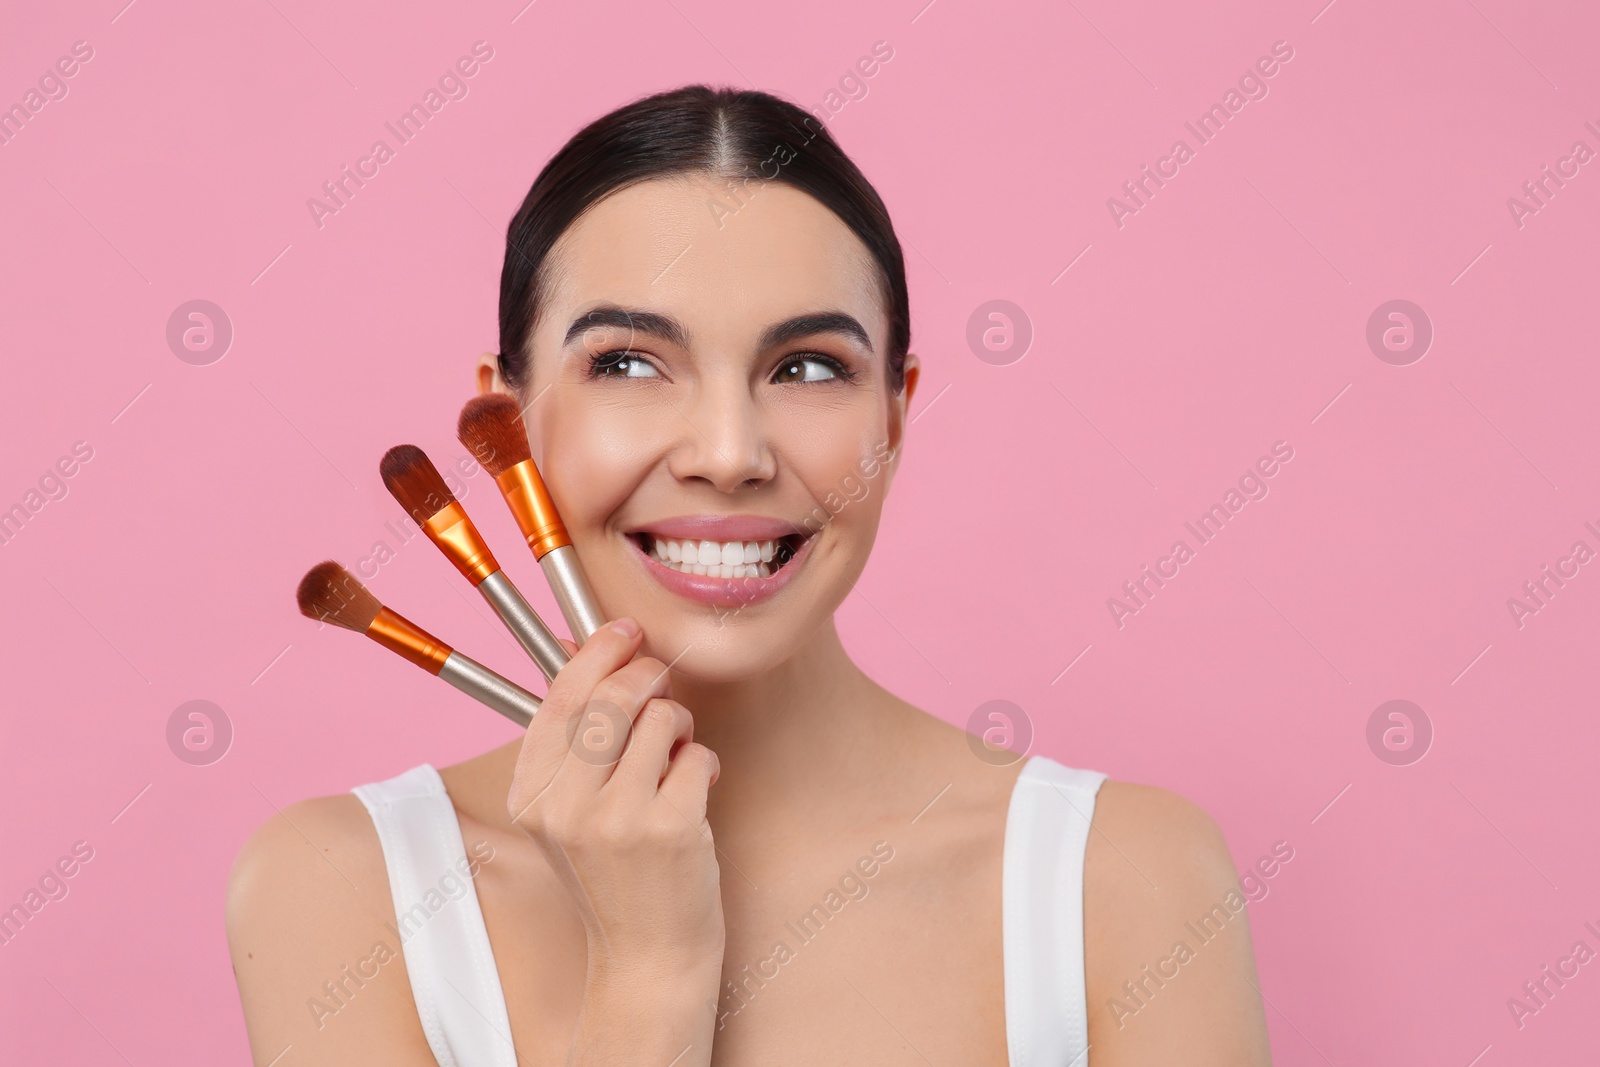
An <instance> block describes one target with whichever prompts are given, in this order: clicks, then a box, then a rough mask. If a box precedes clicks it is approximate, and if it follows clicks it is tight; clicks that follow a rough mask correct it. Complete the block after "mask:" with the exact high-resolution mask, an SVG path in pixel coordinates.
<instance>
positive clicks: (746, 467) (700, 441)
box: [667, 382, 777, 493]
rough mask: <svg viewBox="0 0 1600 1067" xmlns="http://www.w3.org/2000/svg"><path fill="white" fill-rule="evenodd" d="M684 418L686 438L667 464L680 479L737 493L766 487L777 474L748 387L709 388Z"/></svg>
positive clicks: (698, 394)
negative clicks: (759, 486) (755, 487)
mask: <svg viewBox="0 0 1600 1067" xmlns="http://www.w3.org/2000/svg"><path fill="white" fill-rule="evenodd" d="M678 414H679V416H680V422H681V435H680V438H679V442H678V445H677V447H676V448H674V449H673V452H672V455H671V457H670V458H669V460H668V462H667V469H668V470H669V471H671V472H672V475H673V477H675V478H677V479H678V480H680V481H690V482H693V481H700V482H705V483H708V484H710V485H711V486H713V487H715V488H716V489H717V490H718V491H719V492H722V493H732V492H736V491H737V490H739V489H740V488H742V487H745V486H758V485H762V484H764V483H766V482H768V481H771V480H772V477H773V476H774V475H775V474H776V473H777V459H776V457H774V456H773V453H772V449H771V447H770V444H769V442H768V440H767V427H766V424H765V420H764V419H763V417H762V413H761V410H760V408H759V406H758V405H757V404H756V402H755V399H754V398H753V397H751V395H750V391H749V388H748V387H747V386H746V385H745V384H744V383H743V382H726V383H719V384H716V385H711V384H707V385H706V386H704V387H703V388H701V389H699V390H697V391H696V395H695V396H694V398H693V399H691V400H690V401H689V402H687V403H685V404H683V405H682V406H680V407H679V408H678Z"/></svg>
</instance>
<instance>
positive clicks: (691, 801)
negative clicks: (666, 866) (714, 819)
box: [659, 741, 722, 826]
mask: <svg viewBox="0 0 1600 1067" xmlns="http://www.w3.org/2000/svg"><path fill="white" fill-rule="evenodd" d="M721 767H722V763H721V761H720V760H718V759H717V754H716V753H715V752H713V751H711V750H710V749H709V748H707V747H706V746H704V745H702V744H700V743H699V742H698V741H691V742H689V743H688V744H687V745H684V746H683V747H682V748H680V749H678V754H677V755H676V756H673V757H672V766H671V767H669V768H668V769H667V776H666V778H664V779H662V782H661V789H660V791H659V795H660V797H661V799H662V800H665V801H667V802H668V803H670V804H671V805H672V806H673V807H674V808H676V809H678V812H679V814H681V815H682V816H683V817H684V818H686V819H688V820H689V821H690V822H692V823H694V824H695V825H696V826H699V825H702V824H703V823H704V822H705V819H706V792H707V790H709V789H710V788H711V783H712V782H713V781H714V780H715V779H716V777H717V775H718V774H719V773H721Z"/></svg>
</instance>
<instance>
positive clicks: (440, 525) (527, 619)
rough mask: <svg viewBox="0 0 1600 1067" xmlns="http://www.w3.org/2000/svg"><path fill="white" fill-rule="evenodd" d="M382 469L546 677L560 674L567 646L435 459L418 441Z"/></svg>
mask: <svg viewBox="0 0 1600 1067" xmlns="http://www.w3.org/2000/svg"><path fill="white" fill-rule="evenodd" d="M378 471H379V473H380V474H382V475H383V484H384V485H386V486H388V487H389V492H390V493H392V494H394V498H395V499H396V500H398V501H399V502H400V506H401V507H403V508H405V509H406V511H407V512H408V513H409V514H410V515H411V517H412V519H414V520H415V521H416V524H417V525H418V526H420V527H422V531H423V533H426V534H427V535H428V539H429V540H431V541H432V542H433V543H434V544H436V545H438V546H439V551H441V552H443V553H444V554H445V556H446V557H448V558H449V560H450V562H451V563H454V564H455V565H456V569H457V570H459V571H460V572H461V573H462V575H463V576H464V577H465V578H466V579H467V581H469V582H471V583H472V584H473V585H475V586H477V588H478V592H480V593H482V594H483V599H485V600H487V601H488V602H489V606H490V607H492V608H494V610H495V614H497V615H499V616H500V618H501V619H502V620H503V621H504V622H505V624H506V627H507V628H508V629H509V630H510V631H511V633H512V635H513V636H514V637H516V639H517V642H518V644H520V645H522V647H523V650H524V651H526V652H527V653H528V656H529V658H531V659H532V660H533V662H534V663H535V664H536V665H537V666H538V668H539V670H540V671H542V672H543V673H544V676H545V678H546V679H550V678H554V677H555V676H556V672H557V671H559V670H560V669H561V668H562V667H563V666H564V665H565V664H566V662H567V660H568V659H569V658H570V657H569V656H568V655H567V650H566V649H565V648H563V647H561V642H560V641H558V640H557V639H556V635H555V634H553V633H551V632H550V628H549V627H548V626H546V625H545V624H544V620H543V619H541V618H539V616H538V615H537V614H536V613H535V612H534V610H533V608H532V607H530V606H529V604H528V602H527V601H526V600H524V599H523V597H522V594H521V593H520V592H518V591H517V587H516V586H514V585H512V584H511V579H510V578H507V577H506V575H505V572H504V571H502V570H501V569H500V564H498V563H496V562H495V559H494V555H493V554H492V553H491V552H490V551H489V546H488V545H487V544H485V543H484V540H483V538H482V537H480V536H479V535H478V528H477V527H476V526H474V525H473V524H472V520H471V519H469V518H467V513H466V511H465V510H464V509H463V508H462V507H461V503H460V502H459V501H458V500H456V497H455V494H454V493H452V492H451V491H450V489H449V487H448V486H446V485H445V483H444V478H442V477H441V476H440V475H439V471H438V469H437V468H436V467H434V465H433V461H432V460H430V459H429V458H428V457H427V455H425V454H424V453H423V451H422V449H420V448H418V447H417V446H416V445H395V446H394V447H393V448H391V449H389V451H388V452H385V453H384V455H383V461H382V462H381V463H379V464H378Z"/></svg>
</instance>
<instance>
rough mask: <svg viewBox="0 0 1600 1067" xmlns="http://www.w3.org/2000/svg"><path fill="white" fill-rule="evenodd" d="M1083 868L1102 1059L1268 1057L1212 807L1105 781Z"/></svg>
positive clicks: (1244, 918) (1243, 922) (1235, 883)
mask: <svg viewBox="0 0 1600 1067" xmlns="http://www.w3.org/2000/svg"><path fill="white" fill-rule="evenodd" d="M1083 879H1084V940H1085V944H1084V953H1085V977H1086V981H1087V987H1088V988H1087V999H1088V1008H1089V1040H1090V1044H1091V1045H1092V1046H1093V1047H1094V1049H1095V1062H1096V1063H1097V1064H1100V1065H1102V1067H1132V1065H1144V1064H1156V1063H1169V1062H1183V1063H1186V1064H1194V1065H1197V1067H1204V1065H1209V1064H1217V1065H1221V1064H1229V1065H1260V1064H1268V1063H1270V1062H1271V1056H1270V1052H1269V1049H1268V1045H1267V1030H1266V1020H1265V1017H1264V1016H1263V1014H1262V1008H1261V997H1260V994H1259V993H1258V992H1257V979H1256V968H1255V956H1254V951H1253V949H1252V947H1251V941H1250V926H1249V917H1248V915H1247V910H1248V906H1247V902H1246V899H1245V897H1244V895H1243V894H1242V893H1241V892H1240V886H1239V876H1238V874H1237V873H1236V872H1235V870H1234V865H1233V858H1232V856H1231V855H1230V854H1229V851H1228V844H1227V840H1226V838H1224V837H1223V834H1222V831H1221V830H1220V829H1219V828H1218V827H1217V824H1216V822H1215V820H1213V819H1212V818H1211V816H1210V815H1208V814H1207V813H1206V812H1205V811H1204V810H1203V809H1202V808H1200V806H1199V805H1197V804H1195V803H1193V802H1192V801H1189V800H1186V799H1185V798H1183V797H1181V796H1178V795H1177V794H1175V793H1171V792H1168V791H1167V790H1164V789H1157V788H1154V787H1152V786H1145V785H1135V784H1132V783H1128V782H1114V781H1107V782H1106V783H1105V784H1104V785H1102V786H1101V788H1100V792H1099V796H1098V798H1097V799H1096V801H1095V810H1094V817H1093V819H1092V822H1091V832H1090V835H1089V842H1088V846H1087V848H1086V851H1085V855H1084V874H1083Z"/></svg>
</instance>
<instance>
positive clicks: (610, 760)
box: [553, 656, 670, 797]
mask: <svg viewBox="0 0 1600 1067" xmlns="http://www.w3.org/2000/svg"><path fill="white" fill-rule="evenodd" d="M669 684H670V679H669V677H668V671H667V668H666V665H665V664H663V663H662V662H661V661H660V660H657V659H652V658H650V657H648V656H641V657H640V658H638V659H636V660H634V661H633V662H632V663H629V664H628V665H627V666H625V667H623V668H621V669H620V670H617V671H614V672H612V673H611V674H609V675H607V676H606V677H605V678H603V679H601V680H600V682H599V684H598V685H596V686H595V687H594V689H593V690H592V692H591V693H590V696H589V700H588V702H587V703H586V704H585V705H584V707H583V709H582V710H581V711H580V712H579V713H578V714H577V715H575V716H573V717H572V718H571V734H570V737H569V740H568V750H567V755H566V759H565V760H564V761H563V762H562V764H561V767H560V768H559V769H558V770H557V771H556V775H555V784H554V786H553V788H555V789H558V790H561V791H563V793H565V794H567V795H570V796H574V797H576V796H592V795H593V794H594V793H595V792H597V791H598V790H599V789H600V787H601V786H603V785H605V784H606V782H607V781H608V780H610V778H611V775H612V773H613V772H614V771H615V770H616V767H617V763H618V760H619V759H620V758H621V756H622V753H623V751H624V749H625V748H626V746H627V744H628V738H629V735H630V734H631V733H632V731H633V724H634V720H635V719H636V718H638V716H639V712H640V711H641V710H642V709H643V708H644V706H645V704H647V703H648V702H649V701H650V700H651V699H653V698H656V697H664V696H666V694H667V687H668V685H669Z"/></svg>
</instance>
